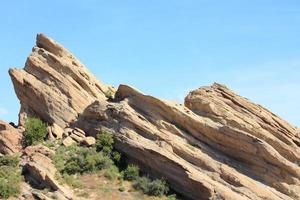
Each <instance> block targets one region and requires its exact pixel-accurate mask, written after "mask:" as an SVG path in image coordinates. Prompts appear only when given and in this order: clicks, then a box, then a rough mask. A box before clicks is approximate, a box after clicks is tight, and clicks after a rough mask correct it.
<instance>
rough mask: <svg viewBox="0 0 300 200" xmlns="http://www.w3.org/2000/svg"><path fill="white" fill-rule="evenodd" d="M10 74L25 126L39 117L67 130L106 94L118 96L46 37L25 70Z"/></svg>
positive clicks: (34, 51)
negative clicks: (30, 118)
mask: <svg viewBox="0 0 300 200" xmlns="http://www.w3.org/2000/svg"><path fill="white" fill-rule="evenodd" d="M9 74H10V76H11V79H12V81H13V84H14V88H15V91H16V94H17V96H18V98H19V99H20V102H21V111H20V118H19V120H20V121H19V123H20V124H21V125H24V121H25V119H26V118H27V117H28V116H29V117H30V116H38V117H41V118H42V119H43V120H45V121H47V122H49V123H50V124H53V123H56V124H57V125H59V126H60V127H62V128H65V127H66V126H67V125H68V123H69V122H71V121H73V120H76V118H77V116H78V114H79V113H81V112H82V111H83V110H84V109H85V108H86V107H87V106H88V105H89V104H91V103H92V102H94V101H95V100H96V99H102V100H105V99H106V97H105V93H106V92H111V93H114V89H113V88H112V87H109V86H107V85H105V84H103V83H101V82H99V81H98V80H97V79H96V78H95V77H94V76H93V75H92V74H91V73H89V72H88V70H87V69H86V68H85V67H84V65H83V64H81V63H80V62H79V61H78V60H77V59H76V58H75V57H74V56H73V55H72V54H71V53H70V52H69V51H68V50H66V49H65V48H63V47H62V46H61V45H59V44H58V43H56V42H54V41H53V40H52V39H49V38H47V37H46V36H44V35H43V34H38V35H37V40H36V46H35V47H34V48H33V51H32V53H31V54H30V56H29V57H28V59H27V61H26V64H25V67H24V69H21V70H18V69H10V70H9Z"/></svg>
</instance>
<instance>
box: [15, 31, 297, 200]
mask: <svg viewBox="0 0 300 200" xmlns="http://www.w3.org/2000/svg"><path fill="white" fill-rule="evenodd" d="M10 75H11V77H12V80H13V83H14V86H15V90H16V93H17V96H18V98H19V99H20V101H21V104H22V109H21V112H20V121H21V122H22V121H23V120H24V119H23V118H26V116H32V115H33V116H38V117H41V118H42V119H43V120H45V121H46V122H48V123H49V124H57V125H59V126H60V127H61V128H65V127H66V126H70V127H73V128H75V127H77V128H80V129H83V130H84V131H85V133H87V135H90V136H95V135H96V134H97V133H98V132H99V131H109V132H111V133H113V134H114V138H115V140H116V148H117V149H118V150H119V151H121V152H122V153H124V154H125V155H126V156H127V157H128V159H129V160H130V161H131V162H135V163H138V164H140V166H141V167H142V169H143V170H144V171H145V172H147V173H150V174H151V175H153V176H157V177H164V178H166V180H167V181H168V182H169V184H170V186H171V187H172V188H173V189H174V190H176V191H177V192H178V193H180V194H182V195H183V196H184V197H185V198H187V199H197V200H198V199H236V200H240V199H274V200H275V199H278V200H279V199H284V200H288V199H300V167H299V163H300V160H299V158H300V153H299V151H300V148H299V131H298V130H296V128H294V127H293V126H291V125H289V124H288V123H287V122H285V121H283V120H282V119H280V118H279V117H277V116H275V115H274V114H272V113H271V112H269V111H267V110H266V109H264V108H262V107H260V106H258V105H255V104H253V103H251V102H249V101H248V100H246V99H244V98H242V97H240V96H238V95H236V94H234V93H233V92H232V91H230V90H229V89H227V88H225V87H224V86H221V85H218V84H215V85H213V86H212V87H206V88H200V89H199V90H196V91H193V92H191V93H190V94H189V95H188V96H187V97H186V101H185V106H182V105H180V104H176V103H172V102H167V101H163V100H160V99H157V98H155V97H152V96H147V95H144V94H143V93H141V92H139V91H137V90H136V89H134V88H131V87H129V86H126V85H120V86H119V88H118V90H117V91H116V92H115V91H114V89H113V88H112V87H109V86H107V85H104V84H102V83H100V82H98V81H97V80H96V79H95V78H94V76H92V75H91V74H89V73H88V71H87V70H86V69H85V68H84V67H83V66H82V64H80V63H79V61H77V60H76V59H75V58H74V56H72V55H71V54H70V53H69V52H68V51H67V50H65V49H64V48H63V47H62V46H61V45H59V44H57V43H56V42H54V41H53V40H51V39H49V38H47V37H46V36H44V35H38V37H37V47H35V48H34V49H33V53H32V54H31V55H30V56H29V58H28V60H27V62H26V65H25V68H24V70H10ZM107 91H110V92H111V93H113V94H114V92H115V95H114V96H115V97H114V99H112V100H107V98H105V95H104V94H105V93H106V92H107ZM95 184H96V183H95Z"/></svg>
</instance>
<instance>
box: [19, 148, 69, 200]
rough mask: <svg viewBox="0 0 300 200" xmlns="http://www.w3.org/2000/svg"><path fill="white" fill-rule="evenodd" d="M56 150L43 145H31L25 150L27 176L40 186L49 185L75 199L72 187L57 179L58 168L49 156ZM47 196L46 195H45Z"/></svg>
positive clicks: (67, 197)
mask: <svg viewBox="0 0 300 200" xmlns="http://www.w3.org/2000/svg"><path fill="white" fill-rule="evenodd" d="M53 153H54V152H53V151H52V150H50V149H48V148H47V147H45V146H43V145H38V146H30V147H27V148H26V149H25V150H24V156H23V159H24V160H25V163H26V164H25V166H24V168H25V169H26V172H27V173H26V174H25V176H26V178H27V179H29V180H30V181H31V183H32V184H35V185H36V186H38V187H41V188H43V187H48V188H50V189H52V190H54V191H58V192H59V193H61V194H62V195H63V196H64V197H65V198H66V199H69V200H70V199H73V196H74V195H73V193H72V191H71V189H70V188H69V187H68V186H66V185H61V184H60V183H59V182H58V181H57V180H56V179H55V174H56V169H55V166H54V164H53V163H52V160H51V159H50V158H49V156H50V155H52V154H53ZM45 197H46V196H45Z"/></svg>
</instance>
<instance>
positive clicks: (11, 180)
mask: <svg viewBox="0 0 300 200" xmlns="http://www.w3.org/2000/svg"><path fill="white" fill-rule="evenodd" d="M21 181H22V176H21V171H20V169H19V159H18V157H17V156H10V155H5V156H1V157H0V198H3V199H8V198H9V197H11V196H17V195H18V194H19V193H20V182H21Z"/></svg>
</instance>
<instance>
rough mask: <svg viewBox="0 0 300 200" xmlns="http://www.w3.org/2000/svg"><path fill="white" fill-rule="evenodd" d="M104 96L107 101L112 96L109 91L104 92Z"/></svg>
mask: <svg viewBox="0 0 300 200" xmlns="http://www.w3.org/2000/svg"><path fill="white" fill-rule="evenodd" d="M104 95H105V97H106V98H108V99H109V100H111V99H113V95H112V93H111V91H106V92H105V93H104Z"/></svg>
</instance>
